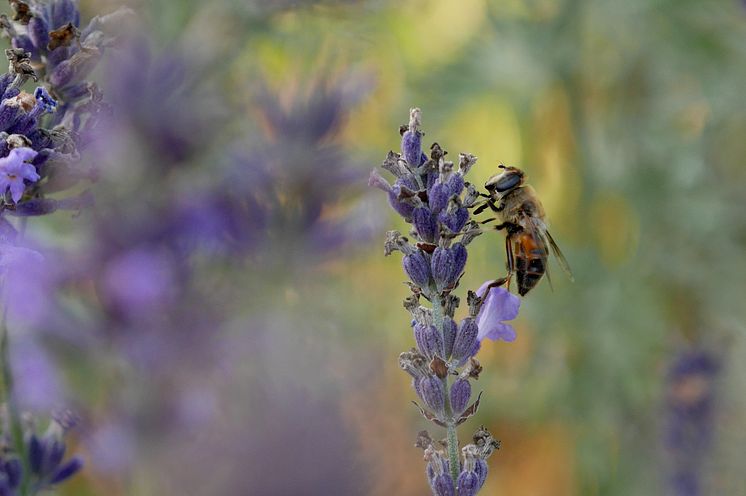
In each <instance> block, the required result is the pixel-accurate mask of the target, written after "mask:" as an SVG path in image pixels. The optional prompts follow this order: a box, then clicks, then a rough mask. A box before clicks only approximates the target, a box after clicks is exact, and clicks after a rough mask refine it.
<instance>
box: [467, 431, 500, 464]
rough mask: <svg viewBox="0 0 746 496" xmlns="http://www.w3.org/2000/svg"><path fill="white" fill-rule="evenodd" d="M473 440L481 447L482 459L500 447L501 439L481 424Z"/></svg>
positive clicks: (480, 454)
mask: <svg viewBox="0 0 746 496" xmlns="http://www.w3.org/2000/svg"><path fill="white" fill-rule="evenodd" d="M473 440H474V444H475V445H476V446H477V447H478V448H479V456H480V458H482V459H487V458H489V457H490V455H491V454H492V453H493V452H494V451H495V450H498V449H500V441H498V440H497V439H495V438H494V437H493V436H492V434H491V433H490V431H488V430H487V429H485V427H484V426H483V425H482V426H479V429H477V431H476V432H475V433H474V437H473Z"/></svg>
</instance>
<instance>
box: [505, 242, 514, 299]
mask: <svg viewBox="0 0 746 496" xmlns="http://www.w3.org/2000/svg"><path fill="white" fill-rule="evenodd" d="M508 232H510V229H509V230H508ZM512 238H513V237H512V236H510V235H508V236H505V254H506V255H507V257H508V275H507V276H505V289H507V290H508V291H510V278H511V277H512V276H513V271H514V270H515V260H514V259H513V248H512V247H511V242H512Z"/></svg>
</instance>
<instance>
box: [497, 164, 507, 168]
mask: <svg viewBox="0 0 746 496" xmlns="http://www.w3.org/2000/svg"><path fill="white" fill-rule="evenodd" d="M497 168H498V169H504V168H505V166H504V165H503V164H502V163H500V165H498V166H497Z"/></svg>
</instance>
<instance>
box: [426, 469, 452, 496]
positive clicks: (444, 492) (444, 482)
mask: <svg viewBox="0 0 746 496" xmlns="http://www.w3.org/2000/svg"><path fill="white" fill-rule="evenodd" d="M431 487H432V489H433V494H434V495H435V496H454V495H455V494H456V490H455V489H454V488H453V479H451V476H450V475H448V473H447V472H446V473H443V474H441V475H438V476H437V477H435V478H434V479H433V481H432V483H431Z"/></svg>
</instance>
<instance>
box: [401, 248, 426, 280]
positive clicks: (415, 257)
mask: <svg viewBox="0 0 746 496" xmlns="http://www.w3.org/2000/svg"><path fill="white" fill-rule="evenodd" d="M402 265H403V266H404V271H405V272H406V273H407V275H408V276H409V278H410V279H411V280H412V282H413V283H414V284H416V285H417V286H419V287H421V288H426V287H428V286H429V285H430V263H429V261H428V259H427V256H426V255H425V254H424V253H422V252H421V251H419V250H417V251H414V252H412V253H410V254H409V255H405V256H404V258H402Z"/></svg>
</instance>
